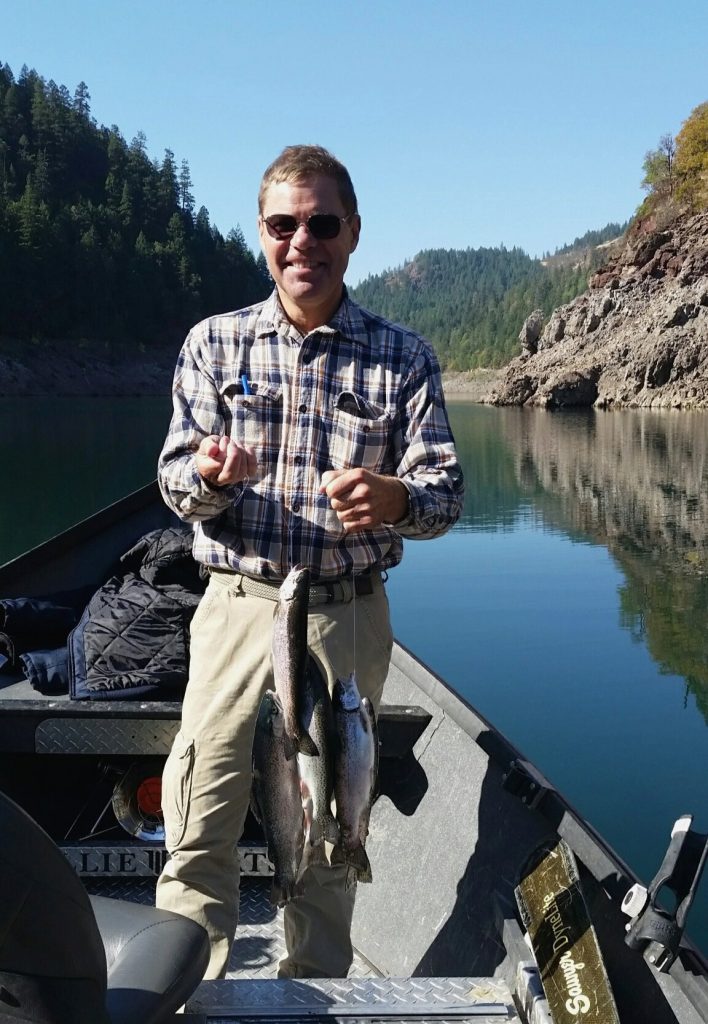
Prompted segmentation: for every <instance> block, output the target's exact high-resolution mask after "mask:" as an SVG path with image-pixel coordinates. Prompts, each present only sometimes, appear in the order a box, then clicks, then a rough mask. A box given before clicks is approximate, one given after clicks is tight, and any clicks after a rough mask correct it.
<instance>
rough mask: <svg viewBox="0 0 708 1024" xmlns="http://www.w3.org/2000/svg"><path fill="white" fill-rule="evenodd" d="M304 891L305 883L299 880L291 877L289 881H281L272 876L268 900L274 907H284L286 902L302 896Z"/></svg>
mask: <svg viewBox="0 0 708 1024" xmlns="http://www.w3.org/2000/svg"><path fill="white" fill-rule="evenodd" d="M304 891H305V885H304V883H303V882H301V881H295V880H294V879H293V880H292V881H289V882H281V881H280V880H278V879H276V878H275V877H274V878H273V884H272V885H271V888H270V902H271V904H272V905H273V906H274V907H284V906H285V905H286V903H290V901H291V900H296V899H297V898H298V896H302V894H303V893H304Z"/></svg>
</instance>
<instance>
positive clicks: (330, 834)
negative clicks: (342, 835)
mask: <svg viewBox="0 0 708 1024" xmlns="http://www.w3.org/2000/svg"><path fill="white" fill-rule="evenodd" d="M309 839H310V846H321V845H322V843H324V841H325V840H326V841H327V842H328V843H332V845H333V846H334V845H336V844H337V843H338V842H339V825H338V824H337V819H336V818H335V817H334V815H333V814H332V812H331V811H328V812H327V813H326V814H323V815H322V817H321V818H316V819H313V821H312V824H311V825H310V833H309Z"/></svg>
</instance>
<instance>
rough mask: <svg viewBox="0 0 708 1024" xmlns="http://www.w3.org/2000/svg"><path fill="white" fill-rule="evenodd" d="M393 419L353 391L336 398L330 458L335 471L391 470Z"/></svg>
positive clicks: (380, 408) (382, 409) (378, 471)
mask: <svg viewBox="0 0 708 1024" xmlns="http://www.w3.org/2000/svg"><path fill="white" fill-rule="evenodd" d="M390 440H391V417H390V416H389V414H388V413H387V412H386V410H385V409H384V408H382V407H381V406H378V405H375V404H374V403H373V402H369V401H368V400H367V399H365V398H362V397H361V396H360V395H357V394H355V393H354V392H352V391H343V392H342V393H341V394H339V395H337V397H336V399H335V401H334V409H333V412H332V430H331V434H330V442H329V458H330V462H331V465H332V468H333V469H359V468H361V469H369V470H371V472H373V473H380V472H381V471H382V470H384V469H389V468H390V466H388V464H387V458H388V453H389V445H390Z"/></svg>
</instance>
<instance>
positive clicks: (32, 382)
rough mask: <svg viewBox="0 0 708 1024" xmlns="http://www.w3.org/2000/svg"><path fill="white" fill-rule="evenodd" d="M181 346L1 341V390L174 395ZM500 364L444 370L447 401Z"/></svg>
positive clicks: (483, 384) (13, 394) (476, 386)
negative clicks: (493, 366)
mask: <svg viewBox="0 0 708 1024" xmlns="http://www.w3.org/2000/svg"><path fill="white" fill-rule="evenodd" d="M178 354H179V349H178V348H173V347H165V348H155V349H147V348H142V349H141V348H139V347H137V346H136V347H135V348H133V349H129V350H127V351H126V349H124V348H120V349H118V350H113V349H111V347H109V346H104V345H100V344H96V345H93V344H91V343H88V342H83V343H81V342H67V341H62V342H54V343H52V342H36V343H22V342H17V341H12V340H7V339H3V340H2V341H0V396H2V397H5V398H23V397H30V396H32V395H54V396H62V397H71V396H75V397H78V396H115V397H120V396H126V397H127V396H132V397H139V396H143V397H145V396H160V395H169V394H170V389H171V386H172V376H173V374H174V368H175V363H176V361H177V356H178ZM501 372H502V371H501V370H470V371H467V372H454V373H443V375H442V379H443V389H444V391H445V397H446V398H447V400H448V401H467V402H483V401H485V398H486V395H487V394H488V392H489V391H490V390H491V389H492V388H493V387H494V386H495V385H496V383H497V382H498V380H499V376H500V374H501Z"/></svg>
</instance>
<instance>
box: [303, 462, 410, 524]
mask: <svg viewBox="0 0 708 1024" xmlns="http://www.w3.org/2000/svg"><path fill="white" fill-rule="evenodd" d="M320 494H326V495H327V497H328V498H329V502H330V505H331V506H332V508H333V509H334V511H335V512H336V513H337V518H338V519H339V521H340V523H341V524H342V526H343V527H344V529H345V530H346V531H347V533H354V532H356V531H357V530H368V529H371V527H374V526H380V525H381V524H382V523H397V522H398V521H399V520H400V519H403V517H404V516H405V515H406V513H407V512H408V490H407V488H406V486H405V484H403V483H402V482H401V481H400V480H399V479H398V478H397V477H395V476H381V475H380V474H378V473H371V472H370V471H369V470H368V469H328V470H327V472H326V473H323V474H322V486H321V487H320Z"/></svg>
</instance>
